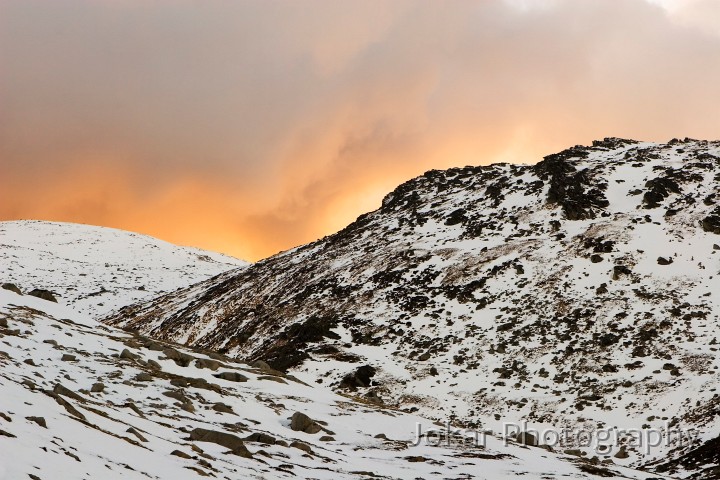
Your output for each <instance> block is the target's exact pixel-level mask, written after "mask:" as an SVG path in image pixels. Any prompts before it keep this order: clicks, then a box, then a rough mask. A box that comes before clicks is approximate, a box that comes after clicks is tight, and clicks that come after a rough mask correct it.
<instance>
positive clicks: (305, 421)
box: [290, 412, 322, 434]
mask: <svg viewBox="0 0 720 480" xmlns="http://www.w3.org/2000/svg"><path fill="white" fill-rule="evenodd" d="M290 428H291V429H292V430H294V431H296V432H305V433H311V434H313V433H318V432H320V431H322V426H320V425H319V424H318V423H317V422H316V421H315V420H313V419H312V418H310V417H308V416H307V415H305V414H304V413H301V412H295V413H294V414H293V416H292V417H291V418H290Z"/></svg>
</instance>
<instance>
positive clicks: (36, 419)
mask: <svg viewBox="0 0 720 480" xmlns="http://www.w3.org/2000/svg"><path fill="white" fill-rule="evenodd" d="M25 419H26V420H30V421H31V422H35V423H37V424H38V425H40V426H41V427H43V428H47V422H46V421H45V419H44V418H43V417H25Z"/></svg>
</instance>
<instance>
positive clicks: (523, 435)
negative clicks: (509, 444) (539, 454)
mask: <svg viewBox="0 0 720 480" xmlns="http://www.w3.org/2000/svg"><path fill="white" fill-rule="evenodd" d="M515 441H516V442H518V443H519V444H521V445H529V446H531V447H537V446H538V439H537V436H535V435H534V434H532V433H529V432H520V433H518V434H516V435H515Z"/></svg>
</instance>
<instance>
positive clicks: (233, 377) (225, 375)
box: [213, 372, 248, 382]
mask: <svg viewBox="0 0 720 480" xmlns="http://www.w3.org/2000/svg"><path fill="white" fill-rule="evenodd" d="M213 377H215V378H221V379H223V380H227V381H229V382H247V381H248V377H246V376H245V375H243V374H241V373H238V372H221V373H216V374H214V375H213Z"/></svg>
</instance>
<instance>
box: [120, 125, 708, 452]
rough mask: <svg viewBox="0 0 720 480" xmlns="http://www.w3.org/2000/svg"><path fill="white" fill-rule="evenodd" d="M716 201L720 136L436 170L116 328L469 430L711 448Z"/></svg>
mask: <svg viewBox="0 0 720 480" xmlns="http://www.w3.org/2000/svg"><path fill="white" fill-rule="evenodd" d="M719 208H720V142H708V141H696V140H691V139H685V140H673V141H671V142H669V143H667V144H655V143H649V142H637V141H632V140H623V139H615V138H609V139H605V140H603V141H599V142H594V143H593V145H591V146H588V147H580V146H577V147H573V148H571V149H568V150H566V151H563V152H560V153H558V154H554V155H550V156H548V157H546V158H545V159H544V160H542V161H541V162H539V163H537V164H535V165H514V164H496V165H489V166H478V167H465V168H454V169H450V170H446V171H430V172H427V173H426V174H424V175H423V176H421V177H418V178H415V179H413V180H410V181H409V182H406V183H404V184H403V185H400V186H399V187H398V188H397V189H396V190H395V191H393V192H392V193H391V194H389V195H388V196H387V197H386V198H385V199H384V200H383V202H382V206H381V207H380V208H379V209H378V210H376V211H374V212H371V213H368V214H365V215H362V216H360V217H359V218H358V219H357V220H356V221H355V222H354V223H352V224H351V225H349V226H348V227H346V228H345V229H343V230H342V231H340V232H338V233H337V234H335V235H331V236H329V237H325V238H323V239H321V240H318V241H317V242H314V243H311V244H309V245H305V246H302V247H299V248H296V249H293V250H290V251H288V252H285V253H282V254H279V255H276V256H274V257H271V258H269V259H266V260H263V261H261V262H258V263H256V264H253V265H251V266H250V267H248V268H247V269H244V270H241V271H237V272H230V273H227V274H223V275H221V276H219V277H216V278H215V279H211V280H208V281H206V282H203V283H200V284H197V285H195V286H193V287H191V288H187V289H184V290H181V291H179V292H176V293H172V294H169V295H165V296H163V297H159V298H158V299H156V300H154V301H152V302H150V303H146V304H138V305H134V306H131V307H127V308H124V309H122V310H120V311H118V312H116V314H114V315H113V316H112V317H110V318H109V319H107V321H108V322H109V323H111V324H114V325H119V326H123V327H125V328H129V329H134V330H139V331H141V332H143V333H145V334H149V335H151V336H154V337H157V338H160V339H165V340H173V341H176V342H180V343H186V344H189V345H193V346H196V347H202V348H206V349H214V350H218V351H220V352H223V353H225V354H228V355H230V356H233V357H238V358H242V359H245V360H263V361H266V362H267V363H268V364H269V365H270V366H271V367H273V368H276V369H282V370H288V369H290V370H293V371H299V372H304V373H306V374H308V375H312V376H313V377H314V378H316V379H317V381H318V382H321V383H323V384H330V385H332V386H335V387H336V388H340V389H348V390H349V391H351V392H353V394H355V395H366V396H367V397H368V400H371V401H373V402H375V401H382V402H384V403H385V404H387V405H393V406H397V407H399V408H402V409H405V410H410V411H420V412H422V413H424V414H426V415H430V416H433V417H434V418H438V419H447V418H452V419H454V420H456V421H458V422H459V423H462V424H465V425H467V426H478V425H482V426H483V427H487V428H491V429H495V430H500V429H501V428H502V424H501V419H502V421H512V420H521V419H522V420H527V421H528V422H530V423H531V424H535V425H538V426H543V425H554V426H556V425H575V426H577V425H581V426H582V425H593V426H595V427H598V426H601V425H602V426H607V427H612V426H616V427H618V428H621V427H622V428H632V427H637V428H640V427H643V426H648V427H657V428H660V427H661V426H662V425H664V422H672V423H673V425H675V426H680V427H699V428H700V431H701V432H704V433H703V434H702V435H700V437H698V440H697V441H698V442H701V441H702V439H703V438H705V439H707V438H714V437H716V436H717V435H718V434H719V433H720V424H718V425H716V424H715V423H713V422H712V421H711V422H706V423H704V424H702V425H700V424H699V423H698V422H699V421H698V420H697V418H696V417H694V416H693V412H694V411H697V409H699V408H702V407H703V406H704V405H708V404H709V403H710V402H712V401H713V395H717V394H716V393H713V390H716V388H717V387H718V384H720V375H719V373H718V368H719V367H720V356H719V355H718V347H717V344H718V339H720V322H719V321H718V313H717V312H719V311H720V296H719V295H718V293H717V292H720V275H718V273H719V272H720V261H719V260H720V256H719V255H720V253H718V250H720V247H719V246H718V244H720V236H719V235H718V232H720V227H718V225H720V220H718V219H719V218H720V214H719V213H718V209H719ZM659 258H663V259H664V260H663V261H662V262H660V261H659V260H658V259H659ZM363 365H367V366H369V367H372V369H373V370H372V371H373V376H372V377H371V378H369V377H368V379H367V383H364V382H354V381H353V382H349V381H347V379H348V378H351V377H352V375H353V372H355V371H357V369H358V367H360V366H363ZM678 392H682V394H681V395H680V394H678ZM378 399H380V400H378ZM618 412H621V414H619V413H618ZM618 419H621V420H622V422H624V423H623V424H622V425H620V424H619V423H618ZM698 446H699V444H695V445H693V447H692V448H697V447H698ZM676 447H678V445H674V444H673V445H669V446H668V447H667V449H666V450H667V451H668V452H674V453H672V454H673V455H680V454H681V453H682V452H683V451H686V450H687V448H690V447H688V446H687V445H685V446H684V447H683V448H685V450H683V449H682V448H678V450H677V451H674V450H673V448H676ZM624 452H626V455H625V454H623V457H625V456H627V458H623V459H620V460H618V459H616V461H618V462H627V463H633V462H635V463H642V462H643V461H645V459H644V457H645V455H644V454H643V453H642V452H641V451H639V450H638V449H633V448H626V449H625V450H624Z"/></svg>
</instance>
